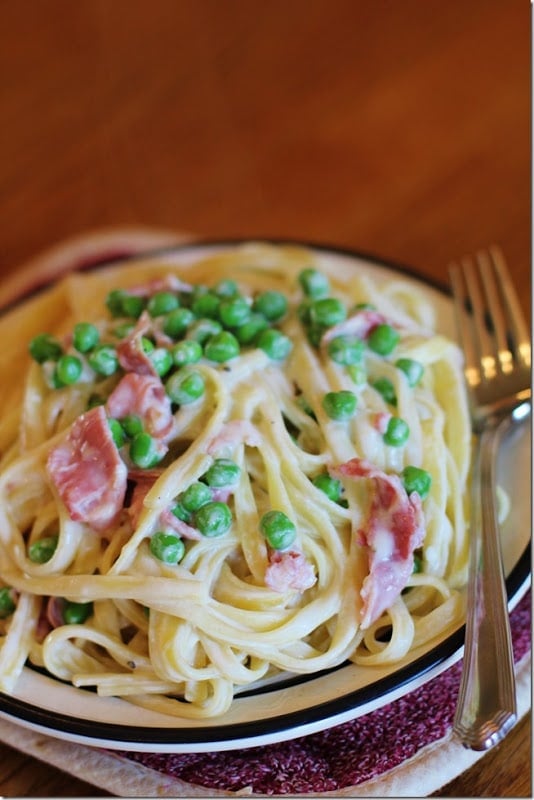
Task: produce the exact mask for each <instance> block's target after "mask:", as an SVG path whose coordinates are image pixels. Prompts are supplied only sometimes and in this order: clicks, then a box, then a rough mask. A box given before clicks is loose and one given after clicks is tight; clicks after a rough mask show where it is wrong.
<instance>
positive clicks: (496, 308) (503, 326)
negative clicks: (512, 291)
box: [477, 250, 514, 374]
mask: <svg viewBox="0 0 534 800" xmlns="http://www.w3.org/2000/svg"><path fill="white" fill-rule="evenodd" d="M477 263H478V268H479V272H480V279H481V282H482V285H483V287H484V294H485V296H486V301H487V305H488V309H489V312H488V319H487V320H486V324H487V325H488V326H490V327H491V332H492V335H493V336H494V337H495V344H496V350H495V355H496V356H497V360H496V365H497V363H498V364H500V367H501V370H502V371H503V372H504V373H505V374H508V373H510V372H511V371H512V370H513V368H514V366H513V355H512V352H511V347H512V348H513V344H512V343H511V342H510V336H509V335H508V331H509V328H510V322H509V320H508V318H507V317H508V315H507V314H505V305H504V303H503V298H502V294H503V281H502V277H501V273H499V272H497V271H496V267H495V262H494V261H493V259H492V256H491V254H490V252H489V251H487V250H481V251H480V252H479V253H478V254H477Z"/></svg>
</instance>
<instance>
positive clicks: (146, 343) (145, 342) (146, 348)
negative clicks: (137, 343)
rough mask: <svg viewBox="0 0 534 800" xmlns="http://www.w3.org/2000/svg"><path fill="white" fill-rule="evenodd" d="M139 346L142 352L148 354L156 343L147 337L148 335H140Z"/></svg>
mask: <svg viewBox="0 0 534 800" xmlns="http://www.w3.org/2000/svg"><path fill="white" fill-rule="evenodd" d="M141 347H142V348H143V352H144V353H146V354H147V355H149V354H150V353H152V352H153V350H154V349H155V347H156V345H155V344H154V342H153V341H152V339H149V338H148V336H141Z"/></svg>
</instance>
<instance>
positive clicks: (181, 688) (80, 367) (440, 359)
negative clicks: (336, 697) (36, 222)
mask: <svg viewBox="0 0 534 800" xmlns="http://www.w3.org/2000/svg"><path fill="white" fill-rule="evenodd" d="M434 324H435V323H434V310H433V308H432V307H431V306H430V305H429V302H428V299H427V298H426V297H425V295H424V294H423V293H422V292H421V293H419V291H418V290H417V288H416V287H414V284H413V282H408V281H405V280H403V279H399V280H385V279H380V278H379V277H377V276H376V275H373V277H370V276H369V272H366V271H365V269H360V268H358V266H357V265H355V266H353V265H349V266H347V265H346V264H343V265H341V262H339V261H336V260H335V259H331V258H328V256H326V255H324V254H323V255H321V254H319V253H318V252H316V251H311V250H308V249H305V248H300V247H296V246H295V247H294V246H284V247H281V246H280V247H279V246H271V245H264V244H248V245H243V246H239V247H229V248H223V249H220V248H219V249H218V250H217V249H214V250H210V249H209V248H208V249H207V250H206V249H205V250H204V251H203V252H202V253H200V254H199V253H196V252H195V250H194V248H193V249H191V250H190V251H189V253H188V254H187V253H186V255H182V256H181V257H179V258H177V257H176V256H173V255H172V254H169V255H160V256H153V257H150V258H148V257H147V258H146V259H133V260H131V261H126V262H124V263H123V264H121V265H118V266H116V265H111V266H108V267H106V268H105V269H102V270H99V271H95V272H92V273H88V274H73V275H69V276H68V277H66V278H64V279H63V280H62V281H61V282H59V283H58V284H56V285H55V286H53V287H52V288H50V289H48V290H47V291H46V292H44V293H42V294H40V295H38V296H36V297H34V298H32V299H30V300H27V301H26V302H25V303H23V304H22V305H21V306H19V307H18V308H16V309H15V310H12V311H10V312H9V313H7V314H6V315H4V317H3V318H2V320H1V321H0V331H1V334H2V342H3V353H2V354H1V355H0V374H1V375H2V386H3V396H2V400H1V403H0V412H1V417H0V456H1V461H0V543H1V544H0V688H1V689H2V691H4V692H8V693H9V692H12V691H14V689H15V686H16V683H17V680H18V678H19V676H20V674H21V671H22V669H23V666H24V664H25V663H26V662H27V661H29V662H30V663H31V664H33V665H36V666H38V667H44V668H45V669H46V670H47V671H48V672H49V673H50V674H51V675H53V676H56V677H57V678H59V679H61V680H65V681H68V682H72V684H74V685H75V686H77V687H94V688H96V691H97V692H98V693H99V694H100V695H116V696H121V697H123V698H125V699H128V700H129V701H131V702H132V703H135V704H138V705H140V706H144V707H146V708H150V709H154V710H157V711H160V712H163V713H165V714H170V715H175V716H177V717H187V718H202V717H212V716H215V715H220V714H223V713H224V712H225V711H226V710H227V709H228V708H229V707H230V705H231V703H232V700H233V697H234V695H235V693H236V692H238V691H239V690H240V689H242V688H243V687H247V686H249V685H250V684H252V683H254V682H257V681H260V680H261V679H266V678H271V676H273V675H276V674H277V673H279V672H280V671H283V672H285V671H289V672H291V673H313V672H316V671H318V670H322V669H325V668H328V667H332V666H334V665H337V664H340V663H342V662H343V661H345V660H346V659H352V660H353V661H354V662H355V663H356V664H362V665H383V664H388V663H395V662H397V661H398V660H400V659H402V658H403V657H404V656H405V655H406V654H407V653H409V651H410V650H412V649H413V648H416V647H418V646H419V645H422V644H424V643H426V642H428V641H431V640H432V639H433V638H434V637H436V636H438V635H439V634H440V632H442V631H444V630H445V629H446V628H447V627H448V626H450V625H451V624H452V623H453V622H454V621H455V620H457V619H458V618H459V617H460V615H461V613H462V607H461V601H460V593H459V592H458V589H459V588H460V587H461V586H462V585H463V584H464V583H465V579H466V564H467V535H468V533H467V525H466V511H465V502H466V501H465V496H466V484H467V480H468V469H469V459H470V425H469V420H468V415H467V406H466V398H465V395H464V388H463V379H462V372H461V358H460V354H459V351H458V349H457V347H456V345H455V344H454V343H452V342H451V341H449V340H448V339H446V338H444V337H443V336H441V335H439V334H437V333H436V332H435V331H434ZM26 370H27V372H26Z"/></svg>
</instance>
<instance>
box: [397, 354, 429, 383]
mask: <svg viewBox="0 0 534 800" xmlns="http://www.w3.org/2000/svg"><path fill="white" fill-rule="evenodd" d="M395 366H396V367H398V369H400V370H402V372H404V374H405V375H406V377H407V378H408V385H409V386H417V384H418V383H419V381H420V380H421V378H422V377H423V373H424V371H425V368H424V366H423V365H422V364H421V362H420V361H415V359H413V358H398V359H397V361H395Z"/></svg>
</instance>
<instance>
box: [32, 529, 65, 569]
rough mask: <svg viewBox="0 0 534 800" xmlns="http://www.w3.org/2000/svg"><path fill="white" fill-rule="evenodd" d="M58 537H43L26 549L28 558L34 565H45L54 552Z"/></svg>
mask: <svg viewBox="0 0 534 800" xmlns="http://www.w3.org/2000/svg"><path fill="white" fill-rule="evenodd" d="M58 540H59V537H58V536H44V537H43V538H42V539H37V541H36V542H33V544H31V545H30V546H29V548H28V558H29V559H30V561H33V562H34V563H35V564H45V563H46V562H47V561H50V559H51V558H52V556H53V555H54V553H55V552H56V548H57V543H58Z"/></svg>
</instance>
